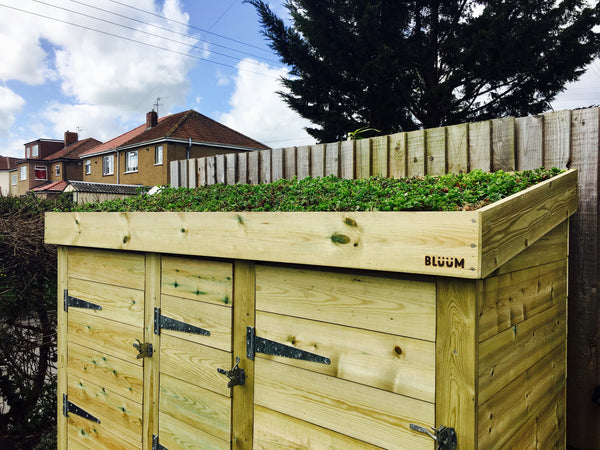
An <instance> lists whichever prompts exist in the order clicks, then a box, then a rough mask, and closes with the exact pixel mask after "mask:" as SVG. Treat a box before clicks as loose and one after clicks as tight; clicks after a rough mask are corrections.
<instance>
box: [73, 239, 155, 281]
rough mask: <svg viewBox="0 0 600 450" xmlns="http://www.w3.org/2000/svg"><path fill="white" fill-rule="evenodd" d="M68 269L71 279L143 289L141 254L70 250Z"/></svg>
mask: <svg viewBox="0 0 600 450" xmlns="http://www.w3.org/2000/svg"><path fill="white" fill-rule="evenodd" d="M122 239H125V238H122ZM68 267H69V277H71V278H79V279H81V280H88V281H96V282H98V283H106V284H112V285H115V286H122V287H129V288H132V289H139V290H143V289H144V256H143V255H141V254H135V253H123V252H114V251H106V250H98V249H93V250H90V249H79V248H72V249H69V261H68Z"/></svg>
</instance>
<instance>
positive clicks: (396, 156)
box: [389, 133, 407, 178]
mask: <svg viewBox="0 0 600 450" xmlns="http://www.w3.org/2000/svg"><path fill="white" fill-rule="evenodd" d="M389 147H390V152H389V153H390V156H389V158H390V160H389V176H390V177H391V178H403V177H405V176H406V174H407V171H406V169H407V161H406V158H407V156H406V155H407V153H406V133H396V134H392V135H390V136H389Z"/></svg>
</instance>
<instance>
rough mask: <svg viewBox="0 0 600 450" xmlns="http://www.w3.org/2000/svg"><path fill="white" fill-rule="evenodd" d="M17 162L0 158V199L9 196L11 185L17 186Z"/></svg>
mask: <svg viewBox="0 0 600 450" xmlns="http://www.w3.org/2000/svg"><path fill="white" fill-rule="evenodd" d="M17 160H18V158H11V157H9V156H0V197H6V196H8V195H11V184H12V183H13V182H14V186H15V187H16V184H17V172H16V169H17ZM13 189H14V188H13Z"/></svg>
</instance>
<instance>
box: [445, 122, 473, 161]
mask: <svg viewBox="0 0 600 450" xmlns="http://www.w3.org/2000/svg"><path fill="white" fill-rule="evenodd" d="M446 133H447V134H446V142H447V144H446V170H447V172H448V173H467V172H468V171H469V125H468V124H466V123H463V124H461V125H452V126H449V127H446Z"/></svg>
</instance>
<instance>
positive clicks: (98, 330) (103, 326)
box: [68, 309, 144, 366]
mask: <svg viewBox="0 0 600 450" xmlns="http://www.w3.org/2000/svg"><path fill="white" fill-rule="evenodd" d="M68 316H69V330H68V333H69V342H72V343H75V344H79V345H83V346H85V347H88V348H90V349H94V348H102V349H105V350H106V351H107V353H109V354H110V355H112V356H115V357H117V358H121V359H124V360H125V361H129V362H131V363H133V364H137V365H139V366H141V365H142V361H141V360H139V359H136V357H137V354H138V352H137V350H136V349H135V348H134V347H133V344H134V343H136V339H139V340H140V341H142V340H143V339H144V334H143V329H142V328H141V327H133V326H131V325H127V324H124V323H121V322H115V321H113V320H107V319H103V318H100V317H95V316H92V315H89V314H85V313H83V312H81V311H76V310H74V309H72V310H69V314H68Z"/></svg>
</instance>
